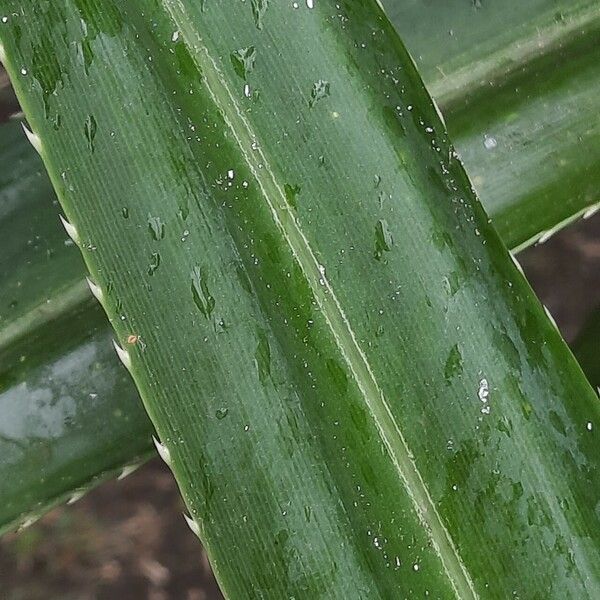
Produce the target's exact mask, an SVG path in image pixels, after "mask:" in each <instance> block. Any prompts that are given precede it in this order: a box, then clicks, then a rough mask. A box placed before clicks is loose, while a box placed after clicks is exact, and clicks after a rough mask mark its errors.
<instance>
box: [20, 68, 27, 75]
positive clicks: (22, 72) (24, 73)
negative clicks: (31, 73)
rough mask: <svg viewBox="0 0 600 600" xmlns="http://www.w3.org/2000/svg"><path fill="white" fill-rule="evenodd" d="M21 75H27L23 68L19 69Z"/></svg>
mask: <svg viewBox="0 0 600 600" xmlns="http://www.w3.org/2000/svg"><path fill="white" fill-rule="evenodd" d="M21 75H27V69H26V68H25V67H23V68H22V69H21Z"/></svg>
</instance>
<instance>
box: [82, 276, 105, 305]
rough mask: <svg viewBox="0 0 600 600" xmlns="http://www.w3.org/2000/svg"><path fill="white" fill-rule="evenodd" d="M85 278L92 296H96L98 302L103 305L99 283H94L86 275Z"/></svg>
mask: <svg viewBox="0 0 600 600" xmlns="http://www.w3.org/2000/svg"><path fill="white" fill-rule="evenodd" d="M85 280H86V282H87V284H88V287H89V288H90V292H92V294H93V296H94V298H96V300H98V302H100V304H102V305H104V292H103V291H102V288H101V287H100V286H99V285H96V284H95V283H94V282H93V281H92V280H91V279H90V278H89V277H86V278H85Z"/></svg>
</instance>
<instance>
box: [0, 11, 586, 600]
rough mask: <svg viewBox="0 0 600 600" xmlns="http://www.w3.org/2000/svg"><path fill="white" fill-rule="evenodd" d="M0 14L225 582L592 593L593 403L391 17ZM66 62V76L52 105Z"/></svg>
mask: <svg viewBox="0 0 600 600" xmlns="http://www.w3.org/2000/svg"><path fill="white" fill-rule="evenodd" d="M4 5H5V6H8V5H10V6H13V7H14V8H13V10H12V12H11V14H14V15H16V16H15V18H22V17H24V15H23V14H22V12H20V11H26V13H27V14H26V17H27V20H28V22H29V23H30V25H31V28H30V29H28V30H27V32H24V30H23V29H20V28H19V36H18V39H17V36H16V35H15V31H16V29H15V25H14V23H13V21H10V23H9V24H8V25H9V26H8V27H7V28H6V29H5V30H1V31H2V39H3V42H4V44H5V50H6V53H7V56H8V57H9V61H10V60H12V61H13V62H12V63H10V62H9V65H11V73H12V75H13V78H14V79H15V81H16V82H17V89H18V91H19V94H20V96H21V100H22V102H23V104H24V106H25V109H26V112H27V114H28V117H29V119H30V121H31V123H32V126H33V127H34V129H35V131H36V133H37V134H38V135H39V136H40V139H41V140H42V147H43V156H44V159H45V161H46V164H47V166H48V167H49V171H50V173H51V176H52V177H53V180H54V183H55V185H56V187H57V188H58V190H59V195H60V197H61V201H62V202H63V205H64V206H65V211H66V212H67V215H68V216H69V218H70V219H71V220H72V222H73V223H74V224H75V225H76V227H77V229H78V232H79V238H80V240H81V246H82V250H83V252H84V256H85V258H86V261H87V263H88V266H89V267H90V269H91V271H92V274H93V276H94V278H95V280H96V282H97V283H98V284H99V285H100V286H101V288H102V290H103V291H104V294H105V296H104V304H105V306H106V307H107V310H108V312H109V315H110V316H111V317H112V320H113V325H114V326H115V328H116V329H117V332H118V334H119V337H120V339H121V341H122V343H123V344H124V345H125V347H126V348H127V350H128V352H129V356H130V357H131V361H132V372H133V375H134V378H135V379H136V383H137V384H138V386H139V387H140V390H141V393H142V397H143V398H144V401H145V402H146V406H147V408H148V410H149V412H150V414H151V416H152V417H153V419H154V421H155V423H156V425H157V428H158V430H159V433H160V435H161V437H162V439H163V441H164V442H165V444H166V447H167V448H168V450H169V452H170V456H171V462H172V465H173V468H174V471H175V474H176V476H177V477H178V480H179V483H180V485H181V486H182V491H183V494H184V498H185V499H186V501H187V502H188V504H189V505H190V508H191V511H192V514H193V516H194V518H195V519H196V520H197V522H198V523H199V525H200V527H201V534H202V537H203V539H204V540H205V542H206V543H207V546H208V549H209V552H210V554H211V556H212V560H213V563H214V564H215V566H216V567H217V572H218V574H219V577H220V580H221V583H222V585H223V586H224V588H225V590H226V592H227V593H228V594H229V595H230V596H231V597H236V596H237V597H245V596H244V595H247V594H248V593H250V590H251V591H252V593H254V594H256V595H259V597H261V596H262V597H281V596H282V595H284V594H285V595H294V596H296V597H308V595H315V594H320V595H322V596H323V597H336V596H339V597H348V595H349V594H352V595H353V596H355V597H363V596H365V597H366V596H369V597H371V596H373V595H375V596H380V597H388V596H389V595H402V596H413V595H414V596H415V597H417V596H422V595H424V594H425V592H429V593H431V594H433V595H434V596H441V597H447V596H452V595H455V594H456V595H459V596H460V597H475V596H477V595H482V596H483V595H486V597H499V598H501V597H506V596H507V595H509V594H511V593H513V592H514V591H517V593H518V594H522V595H523V596H525V597H528V596H532V595H533V594H536V593H541V590H544V592H545V593H546V594H547V592H548V586H549V585H550V586H551V595H552V594H553V595H554V596H555V597H562V594H565V593H567V594H571V593H572V594H574V595H579V596H581V595H589V593H590V591H591V590H593V589H594V588H593V587H590V586H595V585H596V584H597V577H598V573H597V571H596V567H595V566H594V565H595V564H597V560H596V558H597V548H598V546H597V539H596V537H595V536H597V531H598V528H597V523H596V520H597V516H596V514H595V512H594V506H595V501H594V502H592V496H593V495H594V493H595V491H597V487H598V486H597V476H596V469H597V465H596V461H597V460H598V458H597V455H596V453H595V452H594V440H595V433H594V432H593V431H590V430H589V429H588V428H587V427H586V423H587V422H589V419H593V418H595V417H596V416H597V412H598V411H597V406H596V405H595V404H594V402H595V401H596V399H595V394H594V393H593V391H592V390H591V389H590V388H589V386H588V385H587V383H586V382H585V381H584V379H583V376H582V375H581V373H580V371H579V369H578V367H577V366H576V364H575V363H574V361H573V360H572V357H571V356H570V354H569V352H568V351H567V350H566V348H565V346H564V344H563V342H562V341H561V340H560V338H559V336H558V335H557V333H556V332H555V331H554V330H553V329H552V327H551V325H550V324H549V323H548V321H547V319H546V317H545V316H544V314H543V311H542V310H541V307H540V306H539V304H538V303H537V301H536V300H535V299H534V297H533V296H532V293H531V291H530V290H529V288H528V286H527V285H526V283H525V282H524V280H523V279H522V277H521V276H520V275H519V274H518V272H517V271H516V269H515V268H514V266H513V265H512V262H511V261H510V258H509V257H508V255H507V254H506V252H505V250H504V249H503V247H502V245H501V244H500V242H499V240H498V238H497V237H496V235H495V233H494V231H493V230H491V228H490V227H489V225H488V223H487V218H486V216H485V215H484V214H483V212H482V211H481V209H480V207H479V206H478V205H477V204H476V203H474V200H473V197H472V194H471V193H470V191H469V185H468V182H467V180H466V178H465V176H464V173H463V172H462V169H461V166H460V164H459V163H458V162H457V161H456V160H454V159H453V156H452V151H451V148H449V146H448V142H447V140H446V139H445V134H444V131H443V128H442V127H441V124H440V123H439V121H438V120H437V116H436V113H435V110H434V108H433V106H432V105H431V104H430V102H429V100H428V98H427V96H426V94H425V93H424V90H423V88H422V87H421V84H420V81H419V79H418V77H417V76H416V73H415V72H414V70H413V69H412V67H411V63H410V61H409V59H408V57H407V56H406V54H405V53H404V52H403V49H402V47H401V46H400V44H399V42H398V40H397V38H396V37H395V35H394V33H393V31H392V30H391V28H390V27H389V25H388V24H387V22H386V21H385V19H384V18H383V17H382V16H381V14H380V13H378V9H377V8H376V6H375V5H371V4H370V3H366V4H365V3H362V2H361V3H356V2H348V3H343V4H342V5H341V8H340V9H339V11H342V16H344V17H345V19H340V18H339V17H338V14H339V12H338V10H334V7H333V5H331V6H330V5H327V4H325V3H323V4H319V5H317V6H316V7H315V8H314V9H313V10H312V11H311V10H309V9H306V8H304V7H303V9H302V12H300V11H298V12H294V9H293V7H287V6H285V7H284V6H278V5H270V6H269V7H268V12H264V13H263V9H264V8H265V7H266V5H260V4H255V5H253V6H252V7H248V9H251V8H253V9H254V10H248V12H247V13H245V14H243V15H242V13H241V12H235V14H233V11H232V9H231V8H226V7H225V6H224V5H222V4H215V5H213V6H212V7H208V8H207V10H206V11H205V12H200V7H199V6H195V5H193V4H191V5H187V4H186V3H173V4H172V3H170V2H166V3H165V4H164V5H162V4H161V5H153V4H152V3H148V5H146V4H145V3H144V5H143V6H144V10H139V7H140V6H142V4H141V3H132V5H131V6H128V7H127V8H123V7H120V6H117V5H113V4H112V3H110V2H104V3H102V10H100V8H99V7H98V5H97V4H95V3H86V4H85V5H84V6H83V8H82V7H81V5H80V4H79V3H78V4H77V5H75V4H71V3H70V2H65V3H64V6H63V5H61V6H57V5H44V10H41V9H40V10H38V11H35V10H27V8H28V6H30V5H28V3H20V4H19V6H20V9H19V10H17V8H16V5H13V4H12V3H10V2H5V3H4ZM31 6H32V5H31ZM165 6H166V7H167V8H168V9H169V11H168V15H167V14H166V13H165V12H164V8H165ZM188 10H189V11H190V13H188V12H187V11H188ZM150 13H151V14H153V15H158V16H157V17H156V18H155V20H153V21H152V22H150V21H149V20H147V19H146V16H145V15H146V14H150ZM75 17H77V18H75ZM253 18H254V23H253V20H252V19H253ZM81 19H83V21H84V23H85V24H86V27H85V28H83V29H82V28H81ZM170 19H172V20H173V21H174V23H172V22H171V21H170ZM269 19H273V20H274V21H271V23H269V21H268V20H269ZM273 23H275V24H276V27H275V26H274V25H273ZM255 25H256V27H255ZM173 26H174V27H173ZM259 26H260V27H259ZM45 28H46V29H45ZM173 29H174V31H173ZM257 29H258V31H257ZM45 30H48V31H49V32H50V31H51V32H52V33H53V35H48V36H40V33H39V32H40V31H45ZM32 31H37V32H38V33H37V34H36V36H34V37H30V36H31V35H32V34H31V32H32ZM199 32H202V40H201V41H200V39H199V38H198V37H197V35H199ZM90 36H91V37H92V38H93V39H90ZM245 36H246V37H247V38H249V39H251V41H252V42H253V43H254V44H255V49H256V52H257V57H264V58H263V61H264V62H263V63H262V66H261V63H260V62H259V61H258V59H257V62H256V65H255V67H254V69H253V71H252V78H250V76H248V80H249V81H250V83H248V84H246V83H244V81H243V80H242V78H241V77H240V76H239V73H238V72H237V70H236V68H235V64H234V61H230V60H229V54H230V53H231V52H235V51H237V50H239V48H240V47H242V48H247V47H248V46H243V45H242V44H244V43H246V41H245V40H246V37H245ZM309 38H310V39H317V40H318V41H319V42H321V43H320V44H316V46H315V47H313V48H311V49H310V51H309V52H307V50H306V46H305V43H304V42H305V40H306V39H309ZM361 38H364V39H365V40H370V41H369V44H371V45H373V48H371V51H368V52H367V51H365V52H363V49H362V48H361V47H357V46H355V44H354V41H355V40H356V39H361ZM65 39H68V40H69V44H65V43H64V40H65ZM40 40H41V41H40ZM73 41H76V42H78V43H79V44H80V45H81V47H82V48H83V47H85V48H87V50H86V51H85V52H83V54H82V55H83V57H84V60H82V61H80V60H79V59H80V57H81V54H78V53H77V52H74V53H72V46H73V45H72V43H71V42H73ZM249 41H250V40H249ZM234 43H235V46H233V48H231V47H229V49H228V45H233V44H234ZM38 46H39V48H38ZM75 46H76V44H75ZM33 49H37V52H38V53H41V54H40V56H41V58H42V59H44V60H39V62H36V59H35V52H33ZM169 49H171V50H174V51H173V52H169ZM90 52H91V53H92V56H93V60H91V61H88V60H85V56H86V55H87V56H88V58H89V56H90ZM188 52H190V53H191V55H192V56H190V55H189V54H188ZM86 53H87V54H86ZM32 56H33V58H32V59H31V60H32V62H27V59H28V57H29V58H31V57H32ZM50 56H52V57H55V59H56V61H57V62H58V64H59V66H60V69H59V71H58V72H59V73H63V72H65V73H68V74H69V77H68V78H67V77H66V76H64V78H62V79H61V85H58V83H57V81H58V80H57V79H56V78H55V79H54V83H55V88H54V90H53V91H52V92H51V93H48V92H47V88H45V87H44V86H43V85H42V86H41V87H40V79H39V78H40V76H45V75H46V74H47V72H46V69H47V68H48V64H50V62H51V61H50V62H49V58H50ZM149 57H150V58H151V60H149ZM192 58H193V61H194V62H191V59H192ZM290 64H293V65H294V69H293V71H292V73H293V75H294V77H292V79H291V81H290V79H289V73H290V68H289V65H290ZM21 65H23V66H21ZM37 68H41V69H42V70H41V71H40V72H38V71H35V69H37ZM22 70H25V74H23V73H22ZM381 70H383V76H381V75H380V71H381ZM34 72H36V73H38V74H37V75H36V76H35V77H30V78H27V75H28V74H29V75H31V74H32V73H34ZM19 73H21V74H22V77H20V75H19ZM54 74H56V71H55V72H54ZM395 80H398V81H400V82H401V83H402V84H403V86H404V88H405V89H404V91H403V92H401V91H400V90H401V88H400V87H399V86H398V85H397V83H396V81H395ZM44 81H47V80H44ZM303 82H304V84H305V85H301V84H302V83H303ZM109 84H110V85H109ZM245 85H249V86H253V87H251V90H250V97H249V98H248V94H247V93H246V89H245ZM92 90H93V91H94V93H92ZM98 90H110V94H109V93H108V92H105V93H102V92H98ZM234 90H235V93H234ZM258 90H260V91H261V93H260V98H259V100H256V96H255V95H254V94H256V92H257V91H258ZM82 91H85V92H86V93H84V94H82V93H81V92H82ZM173 92H175V93H173ZM291 92H294V93H291ZM283 98H285V104H283ZM158 100H160V101H158ZM243 103H245V104H243ZM282 106H285V110H282V108H281V107H282ZM398 106H399V107H400V109H397V107H398ZM408 106H411V107H412V108H411V109H410V110H409V109H408ZM124 108H125V109H126V110H124ZM57 114H60V116H61V120H60V123H59V124H58V127H57V122H56V115H57ZM428 129H431V131H428ZM365 130H366V131H367V132H368V133H369V134H370V135H365ZM113 134H114V135H113ZM198 138H199V139H198ZM365 140H367V141H366V142H365ZM432 140H434V143H432ZM437 148H439V151H438V149H437ZM440 157H441V158H440ZM440 161H441V162H440ZM63 173H64V175H63ZM92 173H95V175H90V174H92ZM367 175H369V176H367ZM71 186H72V189H71ZM298 188H299V190H298ZM454 188H456V189H454ZM288 189H291V190H296V191H295V192H294V193H293V194H292V195H293V196H294V203H291V202H290V200H289V194H287V193H286V191H287V190H288ZM125 191H126V193H125ZM84 192H85V193H84ZM382 192H383V196H381V193H382ZM125 197H126V198H127V203H126V204H125V203H124V201H123V199H124V198H125ZM293 204H296V207H297V208H294V206H293ZM186 231H187V232H188V234H185V232H186ZM157 255H160V258H159V259H157ZM123 317H124V318H123ZM553 413H556V417H555V416H554V414H553ZM557 419H558V421H557ZM557 423H560V424H561V426H562V429H563V431H561V430H560V428H557V427H556V425H557ZM424 427H425V431H426V435H424V434H423V428H424ZM565 445H567V447H568V448H569V451H568V452H565ZM574 461H577V462H576V463H574ZM542 467H543V468H542ZM541 474H543V478H542V477H541ZM565 499H566V502H567V504H568V505H569V506H571V507H576V508H575V509H574V510H575V512H574V513H573V517H569V516H568V515H567V514H566V513H565V512H564V510H565V509H564V506H563V505H561V501H564V500H565ZM549 537H550V538H553V540H554V548H555V551H554V552H553V553H551V554H550V555H549V553H548V548H547V545H546V544H547V541H546V540H547V539H549ZM559 539H560V540H563V539H569V540H575V541H577V544H578V546H577V547H578V554H577V556H576V557H574V556H573V554H571V553H570V548H569V547H567V546H562V545H561V544H559V546H558V547H557V546H556V542H557V540H559ZM499 540H500V541H499ZM515 548H517V549H518V550H517V551H515ZM248 555H250V556H251V560H248ZM242 559H243V560H242Z"/></svg>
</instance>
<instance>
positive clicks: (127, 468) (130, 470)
mask: <svg viewBox="0 0 600 600" xmlns="http://www.w3.org/2000/svg"><path fill="white" fill-rule="evenodd" d="M139 468H140V463H134V464H132V465H125V466H124V467H123V470H122V471H121V474H120V475H119V476H118V477H117V479H118V480H119V481H121V479H125V477H127V475H131V474H132V473H133V472H134V471H136V470H137V469H139Z"/></svg>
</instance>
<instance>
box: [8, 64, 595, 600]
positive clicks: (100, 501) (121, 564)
mask: <svg viewBox="0 0 600 600" xmlns="http://www.w3.org/2000/svg"><path fill="white" fill-rule="evenodd" d="M5 83H6V75H5V73H4V72H3V71H1V70H0V93H1V94H3V96H2V98H0V107H1V111H0V122H1V121H4V120H6V119H7V118H8V116H9V114H11V113H12V112H14V111H16V110H18V106H17V105H16V101H15V100H14V98H12V99H11V92H10V89H9V88H7V87H6V85H3V84H5ZM3 168H5V167H4V166H3ZM519 260H520V262H521V264H522V265H523V267H524V270H525V272H526V274H527V277H528V278H529V281H530V282H531V284H532V286H533V288H534V289H535V290H536V292H537V294H538V295H539V297H540V298H541V300H542V302H543V303H544V304H545V305H546V306H547V307H548V308H549V310H550V312H551V313H552V314H553V316H554V317H555V319H556V321H557V323H558V326H559V328H560V330H561V332H562V333H563V336H564V337H565V338H566V340H567V341H572V340H573V339H574V338H575V337H576V336H577V334H578V332H579V331H580V330H581V328H582V326H583V324H584V322H585V320H586V319H587V318H588V316H589V315H590V314H591V313H592V312H593V311H594V309H595V308H596V307H598V306H600V214H598V215H596V216H595V217H592V218H590V219H588V220H587V221H580V222H579V223H577V224H575V225H573V226H571V227H569V228H567V229H566V230H564V231H562V232H560V233H558V234H556V235H555V236H553V237H552V238H551V239H550V240H549V241H547V242H546V243H545V244H542V245H538V246H536V247H533V248H531V249H529V250H527V251H525V252H523V253H521V254H520V255H519ZM183 510H184V508H183V505H182V502H181V500H180V498H179V493H178V490H177V487H176V485H175V482H174V480H173V478H172V475H171V473H170V472H169V471H168V469H167V468H166V467H165V466H164V464H163V463H162V462H160V461H159V460H157V459H154V460H152V461H150V462H149V463H147V464H146V465H144V466H143V467H141V468H140V469H138V470H137V471H136V472H135V473H133V474H132V475H129V476H128V477H127V478H125V479H124V480H122V481H113V482H109V483H106V484H104V485H101V486H100V487H98V488H97V489H95V490H93V491H92V492H90V493H89V494H87V495H86V496H85V497H84V498H82V499H81V500H79V501H78V502H76V503H75V504H73V505H72V506H64V507H60V508H57V509H55V510H53V511H51V512H50V513H49V514H47V515H46V516H44V517H43V518H42V519H40V520H39V521H38V522H37V523H35V524H34V525H32V526H30V527H28V528H27V529H25V530H23V531H22V532H19V533H11V534H8V535H6V536H4V537H3V538H1V539H0V598H2V600H37V599H40V600H41V599H42V598H43V599H44V600H51V599H55V598H56V599H59V598H60V599H61V600H70V599H73V600H75V599H77V600H88V599H89V600H92V599H94V600H103V599H113V598H123V599H132V600H136V599H142V598H148V599H151V600H169V599H184V600H209V599H217V598H221V595H220V594H219V592H218V589H217V587H216V584H215V581H214V578H213V576H212V574H211V569H210V566H209V564H208V561H207V559H206V556H205V554H204V553H203V551H202V548H201V547H200V546H199V544H198V541H197V539H196V537H195V536H194V535H193V534H192V533H191V532H190V531H189V529H188V527H187V525H186V524H185V521H184V519H183V518H182V512H183Z"/></svg>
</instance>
